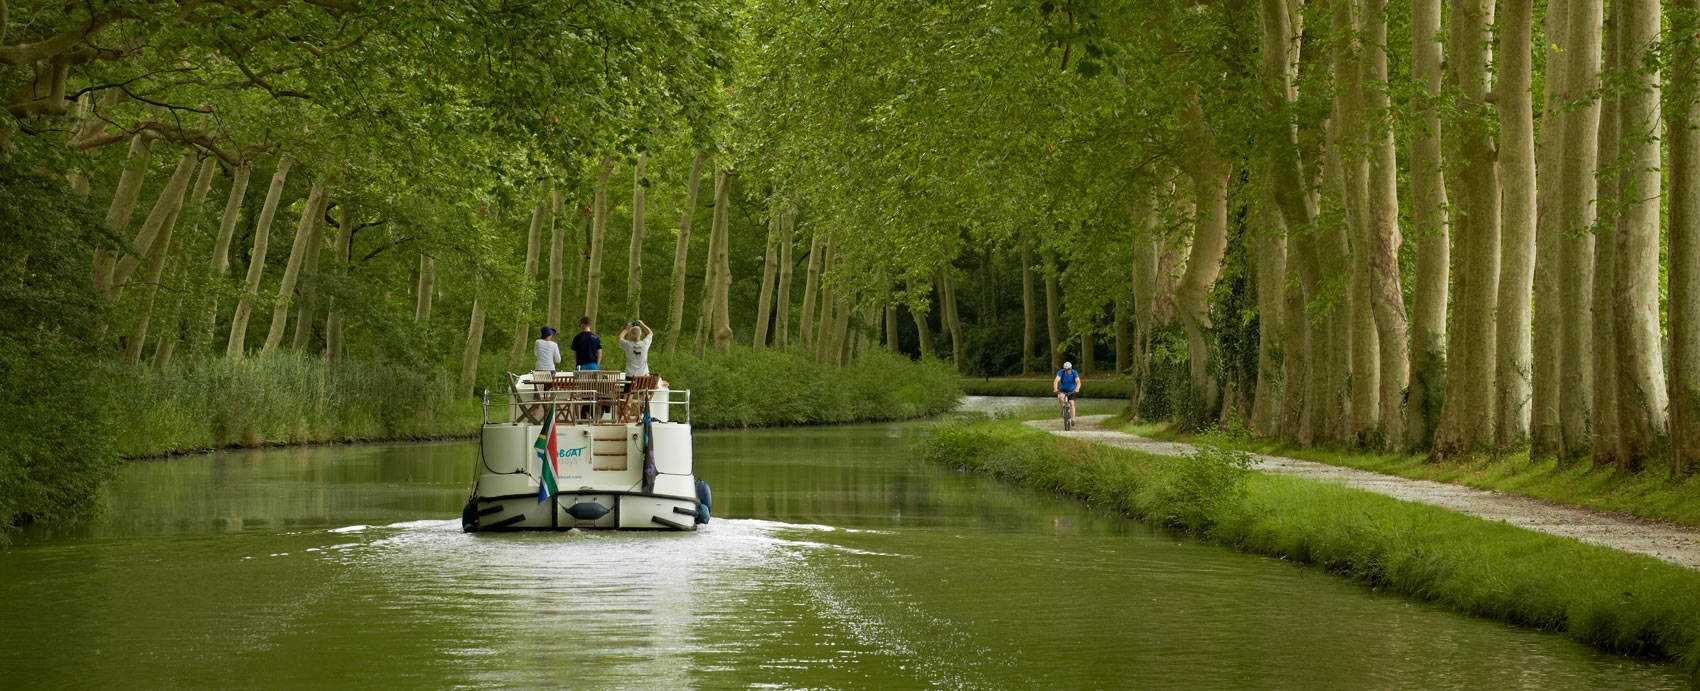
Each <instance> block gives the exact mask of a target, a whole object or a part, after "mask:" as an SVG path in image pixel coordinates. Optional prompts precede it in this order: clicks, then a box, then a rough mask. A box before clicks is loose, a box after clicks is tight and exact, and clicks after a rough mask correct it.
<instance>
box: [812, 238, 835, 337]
mask: <svg viewBox="0 0 1700 691" xmlns="http://www.w3.org/2000/svg"><path fill="white" fill-rule="evenodd" d="M836 258H837V257H836V251H835V250H834V247H833V241H832V239H831V238H828V239H827V241H826V254H825V255H824V256H823V257H822V258H821V277H822V282H821V289H820V315H819V317H818V320H817V321H816V323H815V361H816V362H819V363H820V364H823V365H824V364H827V363H828V362H829V360H828V359H827V355H828V353H830V352H831V348H832V325H833V315H832V310H833V307H834V306H835V305H836V304H837V292H838V291H836V290H833V288H832V284H830V283H827V282H826V281H825V278H826V274H827V272H828V271H830V270H831V269H832V263H833V261H835V260H836Z"/></svg>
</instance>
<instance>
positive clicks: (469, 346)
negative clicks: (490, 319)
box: [460, 298, 484, 398]
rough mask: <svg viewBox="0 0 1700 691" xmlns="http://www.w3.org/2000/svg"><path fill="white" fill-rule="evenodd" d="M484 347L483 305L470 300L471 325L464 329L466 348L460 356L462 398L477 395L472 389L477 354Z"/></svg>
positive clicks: (475, 383)
mask: <svg viewBox="0 0 1700 691" xmlns="http://www.w3.org/2000/svg"><path fill="white" fill-rule="evenodd" d="M483 346H484V305H483V303H482V302H480V301H479V299H478V298H473V299H472V323H471V324H469V325H467V327H466V348H465V349H464V350H462V351H461V355H460V391H461V395H462V396H464V397H468V398H471V397H473V396H475V395H477V392H476V391H474V390H473V388H472V387H474V386H476V385H477V384H478V353H479V350H480V349H482V348H483Z"/></svg>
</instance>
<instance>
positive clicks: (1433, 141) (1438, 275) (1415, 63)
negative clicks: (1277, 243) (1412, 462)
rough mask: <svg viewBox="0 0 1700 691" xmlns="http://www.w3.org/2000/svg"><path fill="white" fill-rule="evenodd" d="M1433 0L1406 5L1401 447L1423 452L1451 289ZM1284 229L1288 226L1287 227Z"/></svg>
mask: <svg viewBox="0 0 1700 691" xmlns="http://www.w3.org/2000/svg"><path fill="white" fill-rule="evenodd" d="M1441 45H1442V44H1441V41H1440V0H1412V2H1411V63H1412V67H1411V71H1412V78H1413V81H1415V82H1416V84H1415V87H1416V88H1415V89H1413V90H1412V97H1411V102H1410V104H1409V106H1408V108H1409V110H1410V112H1412V113H1413V114H1414V120H1415V121H1414V122H1413V123H1412V129H1413V130H1414V133H1413V135H1412V138H1411V139H1412V141H1411V178H1410V179H1411V204H1412V207H1413V208H1412V210H1411V218H1412V221H1413V228H1414V230H1413V232H1412V237H1413V239H1414V240H1415V243H1416V248H1417V250H1416V262H1415V266H1414V272H1413V276H1412V278H1413V279H1414V280H1413V281H1412V291H1411V302H1412V308H1413V309H1412V312H1411V351H1412V352H1411V356H1410V358H1411V382H1410V391H1409V393H1408V394H1407V399H1408V401H1409V402H1408V404H1407V410H1406V425H1405V430H1406V433H1405V439H1406V440H1407V442H1408V443H1409V444H1411V445H1413V446H1426V445H1428V444H1429V442H1430V441H1431V440H1432V439H1433V437H1434V431H1435V427H1436V426H1437V425H1438V424H1439V422H1440V409H1441V401H1442V394H1443V393H1444V392H1445V390H1446V304H1447V290H1448V288H1449V286H1450V276H1449V270H1450V268H1451V256H1450V254H1451V244H1450V242H1449V240H1448V235H1449V219H1448V217H1447V216H1448V214H1447V208H1448V204H1447V199H1446V184H1445V183H1446V178H1445V173H1444V171H1443V170H1442V167H1441V162H1442V155H1441V121H1440V108H1439V102H1440V97H1441ZM1289 222H1291V221H1290V219H1289Z"/></svg>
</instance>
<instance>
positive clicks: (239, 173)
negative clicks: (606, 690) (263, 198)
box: [194, 163, 254, 359]
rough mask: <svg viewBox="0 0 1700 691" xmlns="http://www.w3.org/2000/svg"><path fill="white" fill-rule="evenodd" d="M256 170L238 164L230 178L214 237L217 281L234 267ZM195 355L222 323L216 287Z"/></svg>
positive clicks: (210, 270)
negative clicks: (233, 243) (233, 247)
mask: <svg viewBox="0 0 1700 691" xmlns="http://www.w3.org/2000/svg"><path fill="white" fill-rule="evenodd" d="M253 174H254V167H253V166H252V165H250V164H247V163H244V164H242V165H241V166H238V167H237V168H236V173H235V175H234V176H232V177H231V179H230V196H229V197H228V198H227V199H226V201H225V203H224V216H223V218H221V219H220V220H219V223H218V238H217V239H216V240H214V241H213V252H212V260H211V264H210V266H209V267H208V276H209V277H211V278H212V282H213V283H214V284H217V283H220V282H222V281H223V280H224V275H225V274H226V273H228V272H229V270H230V238H231V237H232V236H233V235H235V234H236V220H237V219H238V218H239V217H240V216H241V215H242V200H243V198H244V197H245V196H246V195H247V194H248V178H249V177H251V176H252V175H253ZM203 319H204V322H203V323H202V324H201V329H200V332H199V335H198V336H197V339H198V340H197V342H196V343H195V349H194V350H195V352H194V357H195V358H197V359H198V358H200V357H201V355H202V354H203V353H204V352H205V351H206V349H207V347H208V346H209V344H211V343H212V337H213V331H214V330H215V329H216V328H217V327H218V293H217V291H214V292H213V293H212V294H210V295H208V296H207V307H206V312H205V315H204V317H203Z"/></svg>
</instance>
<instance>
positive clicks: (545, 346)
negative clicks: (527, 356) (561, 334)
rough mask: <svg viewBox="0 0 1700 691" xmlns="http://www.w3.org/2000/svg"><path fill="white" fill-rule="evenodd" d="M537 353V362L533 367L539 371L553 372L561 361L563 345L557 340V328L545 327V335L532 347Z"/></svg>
mask: <svg viewBox="0 0 1700 691" xmlns="http://www.w3.org/2000/svg"><path fill="white" fill-rule="evenodd" d="M531 350H532V352H534V353H537V362H536V364H535V366H534V367H532V368H531V369H532V370H534V371H538V372H553V371H555V365H556V364H559V363H560V362H561V346H560V344H558V343H556V342H555V330H554V329H551V328H549V327H547V326H545V327H543V337H542V338H539V339H537V342H536V343H535V344H533V345H532V347H531Z"/></svg>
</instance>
